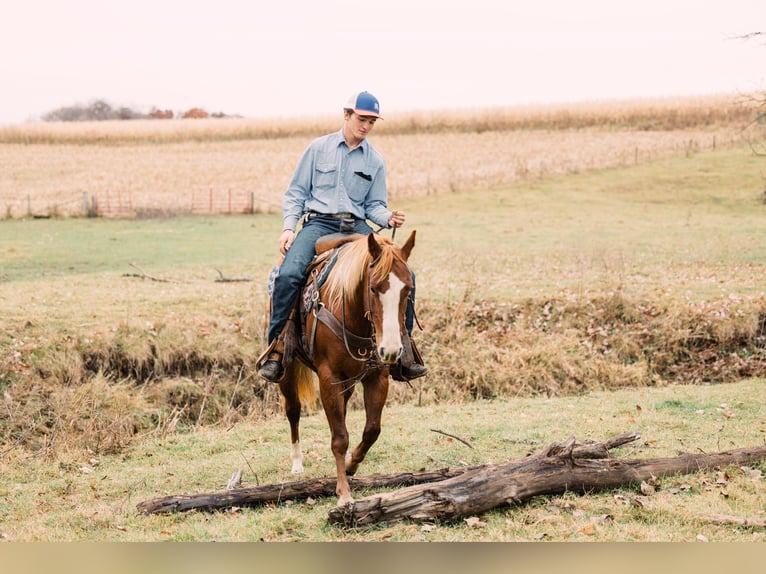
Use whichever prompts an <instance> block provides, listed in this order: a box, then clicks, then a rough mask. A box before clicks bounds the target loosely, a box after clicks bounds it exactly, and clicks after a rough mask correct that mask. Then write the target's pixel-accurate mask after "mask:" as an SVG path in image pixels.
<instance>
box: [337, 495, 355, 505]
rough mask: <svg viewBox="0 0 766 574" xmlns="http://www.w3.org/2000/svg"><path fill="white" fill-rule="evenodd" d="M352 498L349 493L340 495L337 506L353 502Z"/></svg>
mask: <svg viewBox="0 0 766 574" xmlns="http://www.w3.org/2000/svg"><path fill="white" fill-rule="evenodd" d="M353 503H354V498H353V497H352V496H351V495H350V494H349V495H348V496H341V497H339V498H338V506H346V505H347V504H353Z"/></svg>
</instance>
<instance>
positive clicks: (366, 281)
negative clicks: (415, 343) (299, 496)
mask: <svg viewBox="0 0 766 574" xmlns="http://www.w3.org/2000/svg"><path fill="white" fill-rule="evenodd" d="M321 241H322V240H320V242H321ZM320 242H318V244H319V243H320ZM343 243H344V244H343V245H338V246H336V247H334V248H332V249H330V250H328V251H325V252H324V253H322V254H320V255H319V256H318V257H317V258H316V261H317V262H318V263H316V262H315V263H314V264H313V265H312V267H310V270H309V275H308V282H307V285H306V287H305V288H304V290H303V292H302V294H301V295H302V296H301V297H299V301H298V302H297V303H296V312H295V313H294V315H293V319H292V320H291V321H290V322H289V327H288V329H287V330H286V334H285V359H284V366H285V374H284V377H283V378H282V379H281V381H280V382H279V388H280V390H281V392H282V395H283V396H284V398H285V413H286V415H287V419H288V421H289V422H290V434H291V442H292V448H291V453H290V458H291V460H292V472H293V473H299V472H302V471H303V454H302V453H301V446H300V435H299V431H298V424H299V421H300V415H301V405H302V404H304V403H308V402H310V401H315V400H316V394H315V388H314V385H315V378H316V377H315V376H314V373H316V375H317V376H318V378H319V396H320V399H321V401H322V406H323V408H324V412H325V414H326V415H327V421H328V423H329V424H330V432H331V435H332V437H331V443H330V444H331V448H332V453H333V455H334V456H335V466H336V470H337V476H338V482H337V486H336V492H337V494H338V505H339V506H342V505H344V504H347V503H349V502H352V501H353V498H352V497H351V489H350V487H349V483H348V476H350V475H353V474H354V473H355V472H356V470H357V467H358V466H359V463H361V462H362V461H363V460H364V457H365V455H366V454H367V451H368V450H369V449H370V447H371V446H372V445H373V443H375V441H376V440H377V439H378V436H379V435H380V422H381V413H382V411H383V405H384V404H385V402H386V397H387V395H388V377H389V366H390V365H393V364H394V363H396V361H397V360H398V358H399V356H400V354H401V352H402V333H403V330H404V313H405V308H406V305H407V299H408V297H409V295H410V291H411V290H412V275H411V273H410V270H409V268H408V267H407V259H408V258H409V256H410V253H411V251H412V248H413V247H414V245H415V231H413V232H412V233H411V234H410V236H409V238H408V239H407V240H406V241H405V242H404V244H403V245H402V246H401V247H399V246H397V245H396V244H395V243H393V242H392V241H391V240H389V239H387V238H384V237H381V236H379V235H375V234H373V233H370V234H369V235H367V236H365V235H353V236H346V239H345V240H343ZM320 249H321V248H319V247H318V249H317V251H320ZM325 266H326V269H325V271H324V272H325V274H324V276H321V273H322V269H323V267H325ZM320 277H321V278H320ZM357 383H361V385H362V388H363V389H364V409H365V413H366V422H365V425H364V431H363V432H362V440H361V442H360V443H359V444H358V445H357V447H356V448H355V449H354V450H353V451H352V452H350V453H349V452H348V446H349V436H348V430H347V429H346V409H347V405H348V400H349V399H350V398H351V395H352V394H353V392H354V388H355V386H356V384H357Z"/></svg>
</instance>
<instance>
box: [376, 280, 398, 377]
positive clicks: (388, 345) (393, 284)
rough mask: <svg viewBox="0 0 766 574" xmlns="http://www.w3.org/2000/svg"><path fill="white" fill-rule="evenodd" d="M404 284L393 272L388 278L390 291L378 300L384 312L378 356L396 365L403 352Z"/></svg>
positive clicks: (382, 294)
mask: <svg viewBox="0 0 766 574" xmlns="http://www.w3.org/2000/svg"><path fill="white" fill-rule="evenodd" d="M402 289H404V283H402V281H401V279H399V278H398V277H397V276H396V275H395V274H394V273H393V272H392V273H391V274H390V275H389V276H388V290H387V291H386V292H385V293H381V294H380V295H379V296H378V298H379V299H380V305H381V308H382V310H383V320H382V323H383V333H382V336H381V337H380V339H379V340H378V354H379V355H380V359H381V360H382V361H383V362H384V363H395V362H396V360H397V359H398V358H399V354H400V353H401V352H402V334H401V331H400V328H399V299H400V298H401V294H402Z"/></svg>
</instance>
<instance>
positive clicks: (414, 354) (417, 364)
mask: <svg viewBox="0 0 766 574" xmlns="http://www.w3.org/2000/svg"><path fill="white" fill-rule="evenodd" d="M389 372H390V374H391V376H392V377H393V379H394V380H395V381H404V382H407V381H411V380H413V379H417V378H420V377H424V376H425V375H427V374H428V368H426V366H425V365H424V364H423V357H422V356H421V355H420V352H419V351H418V349H417V347H416V346H415V342H414V341H413V340H412V339H410V337H409V335H408V334H407V333H404V334H403V335H402V356H401V357H399V361H397V363H396V364H395V365H393V366H392V367H391V369H390V370H389Z"/></svg>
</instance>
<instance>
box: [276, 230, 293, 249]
mask: <svg viewBox="0 0 766 574" xmlns="http://www.w3.org/2000/svg"><path fill="white" fill-rule="evenodd" d="M293 239H295V232H294V231H293V230H292V229H284V230H282V235H280V236H279V252H280V253H281V254H282V255H286V254H287V250H288V249H290V246H291V245H292V244H293Z"/></svg>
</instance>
